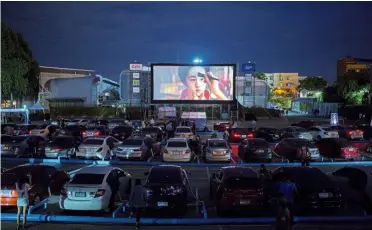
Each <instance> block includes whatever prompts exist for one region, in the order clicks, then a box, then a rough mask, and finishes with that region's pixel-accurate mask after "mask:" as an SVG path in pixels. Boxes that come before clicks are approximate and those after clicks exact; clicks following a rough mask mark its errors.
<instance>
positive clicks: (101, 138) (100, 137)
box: [84, 136, 108, 141]
mask: <svg viewBox="0 0 372 230" xmlns="http://www.w3.org/2000/svg"><path fill="white" fill-rule="evenodd" d="M106 138H108V137H106V136H97V137H87V138H85V139H84V141H86V140H91V139H94V140H105V139H106Z"/></svg>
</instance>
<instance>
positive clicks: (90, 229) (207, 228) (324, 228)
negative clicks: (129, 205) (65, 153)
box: [1, 222, 371, 230]
mask: <svg viewBox="0 0 372 230" xmlns="http://www.w3.org/2000/svg"><path fill="white" fill-rule="evenodd" d="M113 228H120V229H122V230H129V229H135V228H134V226H123V225H99V224H95V225H88V224H64V223H63V224H62V223H60V224H57V223H55V224H54V223H53V224H51V223H46V224H40V223H30V224H28V226H27V229H29V230H49V229H54V230H111V229H113ZM191 228H192V229H194V230H247V229H251V230H274V229H275V226H274V225H239V226H233V225H202V226H180V225H176V226H142V227H141V228H140V229H144V230H150V229H151V230H176V229H177V230H189V229H191ZM1 229H2V230H13V229H16V225H15V223H11V222H2V223H1ZM292 229H293V230H336V229H337V230H370V229H371V226H370V225H367V224H364V225H361V224H338V225H336V224H333V225H329V224H319V225H311V224H297V225H294V226H293V228H292Z"/></svg>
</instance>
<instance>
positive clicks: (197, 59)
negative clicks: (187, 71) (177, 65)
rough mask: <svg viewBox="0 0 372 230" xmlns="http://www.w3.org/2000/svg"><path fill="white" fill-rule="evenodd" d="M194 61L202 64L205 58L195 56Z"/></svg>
mask: <svg viewBox="0 0 372 230" xmlns="http://www.w3.org/2000/svg"><path fill="white" fill-rule="evenodd" d="M192 62H193V63H194V64H201V63H203V60H202V59H200V58H195V59H194V60H193V61H192Z"/></svg>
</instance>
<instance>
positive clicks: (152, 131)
mask: <svg viewBox="0 0 372 230" xmlns="http://www.w3.org/2000/svg"><path fill="white" fill-rule="evenodd" d="M141 132H142V133H143V134H144V135H150V136H151V137H152V138H153V139H154V140H155V141H161V140H162V139H163V130H162V129H161V128H160V127H145V128H143V129H142V130H141Z"/></svg>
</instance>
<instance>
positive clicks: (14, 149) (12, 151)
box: [1, 135, 46, 157]
mask: <svg viewBox="0 0 372 230" xmlns="http://www.w3.org/2000/svg"><path fill="white" fill-rule="evenodd" d="M1 139H2V140H1V141H2V142H1V144H2V150H1V152H2V155H5V151H6V153H7V155H11V156H24V157H43V156H44V155H45V144H46V140H45V138H43V137H42V136H38V135H22V136H12V137H10V136H2V138H1Z"/></svg>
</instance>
